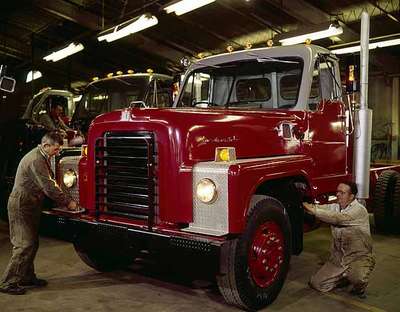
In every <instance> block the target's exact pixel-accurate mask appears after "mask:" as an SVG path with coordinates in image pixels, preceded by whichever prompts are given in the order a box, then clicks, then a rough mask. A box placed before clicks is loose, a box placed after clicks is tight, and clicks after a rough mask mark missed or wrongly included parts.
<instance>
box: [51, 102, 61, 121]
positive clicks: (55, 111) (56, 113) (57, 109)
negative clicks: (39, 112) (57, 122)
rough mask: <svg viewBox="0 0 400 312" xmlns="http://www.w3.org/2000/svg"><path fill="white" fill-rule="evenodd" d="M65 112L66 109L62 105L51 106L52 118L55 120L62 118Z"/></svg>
mask: <svg viewBox="0 0 400 312" xmlns="http://www.w3.org/2000/svg"><path fill="white" fill-rule="evenodd" d="M63 111H64V108H63V107H62V105H61V104H57V103H54V104H53V105H51V109H50V116H51V118H53V119H58V118H59V117H61V116H62V113H63Z"/></svg>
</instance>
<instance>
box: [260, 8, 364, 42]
mask: <svg viewBox="0 0 400 312" xmlns="http://www.w3.org/2000/svg"><path fill="white" fill-rule="evenodd" d="M264 1H266V2H268V3H269V4H271V5H273V6H274V7H276V8H277V9H280V10H282V11H284V12H285V13H286V14H288V15H291V16H293V17H294V18H296V19H297V20H298V21H299V22H300V23H301V24H305V25H309V26H312V25H318V24H323V23H326V22H332V21H334V20H338V21H339V22H341V26H342V27H343V28H344V31H343V34H342V35H340V38H341V39H342V40H344V41H354V40H357V38H359V34H358V33H357V32H355V31H354V30H352V29H351V28H349V27H348V26H347V25H346V23H345V22H344V21H343V20H342V19H341V18H339V17H338V16H336V17H335V16H332V15H330V14H328V13H326V12H324V11H322V10H320V9H319V8H317V7H315V6H313V5H312V4H310V3H308V2H307V1H305V0H290V1H289V0H287V1H283V0H264ZM285 3H286V4H285Z"/></svg>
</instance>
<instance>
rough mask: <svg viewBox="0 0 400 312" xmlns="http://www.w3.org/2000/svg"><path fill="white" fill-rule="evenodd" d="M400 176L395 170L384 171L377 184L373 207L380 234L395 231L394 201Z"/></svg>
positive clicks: (376, 225)
mask: <svg viewBox="0 0 400 312" xmlns="http://www.w3.org/2000/svg"><path fill="white" fill-rule="evenodd" d="M399 180H400V174H399V173H398V172H397V171H394V170H385V171H383V172H382V173H381V174H380V175H379V177H378V181H377V182H376V186H375V192H374V198H373V205H374V206H373V207H374V219H375V227H376V229H377V230H378V231H380V232H385V233H390V232H391V231H393V228H394V224H393V223H394V222H393V201H394V193H395V185H396V182H397V181H399Z"/></svg>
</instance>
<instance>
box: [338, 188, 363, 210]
mask: <svg viewBox="0 0 400 312" xmlns="http://www.w3.org/2000/svg"><path fill="white" fill-rule="evenodd" d="M357 192H358V189H357V184H355V183H354V182H342V183H340V184H339V185H338V187H337V190H336V196H337V198H338V204H339V206H340V209H344V208H346V207H347V206H348V205H349V204H350V203H351V202H352V201H353V200H354V199H355V198H356V195H357Z"/></svg>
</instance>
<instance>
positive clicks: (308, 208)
mask: <svg viewBox="0 0 400 312" xmlns="http://www.w3.org/2000/svg"><path fill="white" fill-rule="evenodd" d="M303 207H304V209H305V210H306V212H308V213H309V214H312V215H315V211H316V209H317V208H316V207H315V205H314V204H310V203H305V202H304V203H303Z"/></svg>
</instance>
